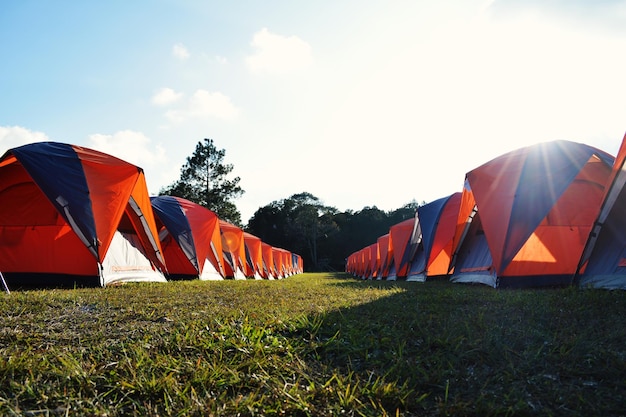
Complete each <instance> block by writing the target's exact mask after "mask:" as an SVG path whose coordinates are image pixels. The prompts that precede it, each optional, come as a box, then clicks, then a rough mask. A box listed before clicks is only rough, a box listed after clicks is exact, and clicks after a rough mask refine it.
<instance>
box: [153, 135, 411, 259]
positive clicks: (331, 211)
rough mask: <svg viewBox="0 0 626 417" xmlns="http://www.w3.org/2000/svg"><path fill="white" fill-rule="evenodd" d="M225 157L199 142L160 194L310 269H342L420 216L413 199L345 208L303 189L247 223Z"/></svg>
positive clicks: (240, 191)
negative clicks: (388, 207)
mask: <svg viewBox="0 0 626 417" xmlns="http://www.w3.org/2000/svg"><path fill="white" fill-rule="evenodd" d="M225 155H226V152H225V150H224V149H218V148H217V147H216V146H215V143H214V141H213V139H204V140H203V141H201V142H198V144H197V145H196V149H195V150H194V152H193V154H192V155H191V156H189V157H187V160H186V162H185V164H184V165H183V166H182V168H181V174H180V178H179V179H178V180H176V181H175V182H174V183H172V184H170V185H169V186H167V187H164V188H162V189H161V190H160V192H159V194H160V195H172V196H176V197H182V198H185V199H187V200H190V201H193V202H194V203H197V204H200V205H202V206H204V207H206V208H208V209H209V210H211V211H213V212H215V213H216V214H217V215H218V217H219V218H221V219H223V220H226V221H228V222H230V223H232V224H235V225H237V226H239V227H242V228H243V229H244V230H245V231H247V232H249V233H251V234H253V235H255V236H257V237H259V238H260V239H261V240H262V241H263V242H266V243H268V244H270V245H272V246H274V247H280V248H284V249H287V250H289V251H291V252H294V253H298V254H299V255H300V256H302V258H303V261H304V266H305V270H307V271H339V270H343V268H344V265H345V258H346V257H347V256H348V255H350V254H351V253H353V252H355V251H357V250H359V249H361V248H363V247H365V246H367V245H369V244H372V243H374V242H376V239H378V237H380V236H382V235H384V234H386V233H388V231H389V228H390V227H391V226H392V225H394V224H396V223H400V222H401V221H403V220H406V219H409V218H412V217H413V216H415V211H416V210H417V207H418V204H417V202H416V201H412V202H410V203H407V204H405V205H404V206H402V207H401V208H399V209H397V210H393V211H383V210H380V209H378V208H377V207H376V206H373V207H364V208H363V209H362V210H359V211H352V210H347V211H343V212H342V211H339V210H337V209H336V208H335V207H331V206H326V205H324V204H323V202H322V201H321V200H320V199H319V198H318V197H316V196H314V195H312V194H310V193H308V192H301V193H298V194H294V195H292V196H290V197H287V198H284V199H282V200H278V201H273V202H271V203H269V204H268V205H266V206H264V207H260V208H259V209H258V210H257V211H256V212H255V213H254V215H253V216H252V218H250V220H249V221H248V224H247V226H243V225H242V222H241V214H240V213H239V211H238V209H237V206H236V205H235V203H234V201H233V200H234V199H236V198H238V197H240V196H241V195H242V194H243V193H244V190H243V189H242V188H241V187H240V186H239V182H240V178H239V177H234V178H229V175H230V173H231V172H232V170H233V165H232V164H227V163H225V162H224V158H225Z"/></svg>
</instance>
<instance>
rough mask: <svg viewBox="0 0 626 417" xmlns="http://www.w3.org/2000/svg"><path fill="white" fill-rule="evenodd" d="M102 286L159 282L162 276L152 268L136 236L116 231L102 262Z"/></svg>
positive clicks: (163, 279) (163, 278)
mask: <svg viewBox="0 0 626 417" xmlns="http://www.w3.org/2000/svg"><path fill="white" fill-rule="evenodd" d="M102 277H103V283H104V285H111V284H115V283H121V282H130V281H133V282H135V281H161V282H165V281H166V280H165V277H164V276H163V274H162V273H161V272H160V271H158V270H157V269H155V268H154V266H153V264H152V262H151V261H150V260H149V259H148V257H147V256H146V254H145V251H144V250H143V246H142V243H141V239H139V237H138V236H137V235H134V234H132V233H127V232H121V231H119V230H117V231H116V232H115V234H114V235H113V240H112V241H111V246H110V247H109V250H108V251H107V254H106V256H105V257H104V260H103V261H102Z"/></svg>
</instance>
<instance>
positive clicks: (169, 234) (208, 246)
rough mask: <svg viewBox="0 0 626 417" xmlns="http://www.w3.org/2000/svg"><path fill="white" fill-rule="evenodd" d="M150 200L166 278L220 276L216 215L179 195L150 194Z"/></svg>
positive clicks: (219, 247)
mask: <svg viewBox="0 0 626 417" xmlns="http://www.w3.org/2000/svg"><path fill="white" fill-rule="evenodd" d="M151 202H152V208H153V210H154V213H155V216H156V222H157V228H158V230H159V240H160V241H161V247H162V248H163V254H164V256H165V261H166V262H167V267H168V274H169V277H170V278H173V279H193V278H199V279H201V280H216V279H217V280H219V279H223V278H224V276H225V270H224V258H223V256H222V238H221V235H220V227H219V219H218V217H217V215H216V214H215V213H213V212H212V211H211V210H209V209H207V208H205V207H202V206H201V205H199V204H196V203H193V202H191V201H188V200H185V199H184V198H180V197H172V196H159V197H152V198H151Z"/></svg>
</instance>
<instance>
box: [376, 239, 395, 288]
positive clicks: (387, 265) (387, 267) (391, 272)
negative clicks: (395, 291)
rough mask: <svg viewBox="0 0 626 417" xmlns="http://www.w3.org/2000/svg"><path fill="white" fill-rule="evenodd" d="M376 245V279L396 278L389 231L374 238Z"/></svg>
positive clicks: (391, 279)
mask: <svg viewBox="0 0 626 417" xmlns="http://www.w3.org/2000/svg"><path fill="white" fill-rule="evenodd" d="M376 243H377V245H378V268H377V270H376V278H377V279H379V280H380V279H389V280H390V281H393V280H395V279H396V269H395V267H394V264H393V245H392V243H391V239H390V238H389V233H387V234H385V235H382V236H381V237H379V238H378V239H377V240H376Z"/></svg>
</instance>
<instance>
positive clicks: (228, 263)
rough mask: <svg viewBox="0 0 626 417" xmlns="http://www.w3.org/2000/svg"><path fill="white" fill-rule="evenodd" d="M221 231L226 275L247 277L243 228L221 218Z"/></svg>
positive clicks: (229, 276)
mask: <svg viewBox="0 0 626 417" xmlns="http://www.w3.org/2000/svg"><path fill="white" fill-rule="evenodd" d="M220 232H221V234H222V250H223V256H224V269H225V271H226V277H228V278H235V279H245V273H246V272H245V263H246V248H245V243H244V239H243V230H241V229H240V228H239V227H237V226H235V225H234V224H231V223H228V222H226V221H224V220H220Z"/></svg>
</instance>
